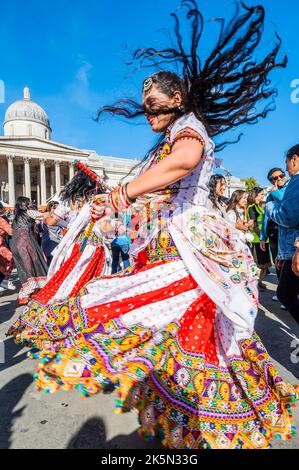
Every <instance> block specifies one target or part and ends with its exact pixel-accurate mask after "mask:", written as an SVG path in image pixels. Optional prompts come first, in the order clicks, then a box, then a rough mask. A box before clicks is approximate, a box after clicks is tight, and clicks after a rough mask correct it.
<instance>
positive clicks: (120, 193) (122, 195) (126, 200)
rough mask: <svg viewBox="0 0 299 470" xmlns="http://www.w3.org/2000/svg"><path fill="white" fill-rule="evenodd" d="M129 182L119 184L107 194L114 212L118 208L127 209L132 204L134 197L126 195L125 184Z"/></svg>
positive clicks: (118, 209) (117, 210)
mask: <svg viewBox="0 0 299 470" xmlns="http://www.w3.org/2000/svg"><path fill="white" fill-rule="evenodd" d="M128 184H129V183H126V184H123V185H121V187H120V188H118V189H116V190H115V191H112V192H111V193H110V196H109V202H110V204H111V206H112V207H113V209H114V210H115V212H119V211H120V210H123V209H128V207H130V205H131V204H133V203H134V202H135V201H136V199H132V198H130V197H129V196H128V193H127V185H128Z"/></svg>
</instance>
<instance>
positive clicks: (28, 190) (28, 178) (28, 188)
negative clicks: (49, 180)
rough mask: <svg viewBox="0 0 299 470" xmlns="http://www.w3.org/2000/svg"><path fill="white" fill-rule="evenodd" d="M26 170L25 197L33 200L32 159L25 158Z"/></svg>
mask: <svg viewBox="0 0 299 470" xmlns="http://www.w3.org/2000/svg"><path fill="white" fill-rule="evenodd" d="M24 170H25V196H26V197H29V198H30V199H31V176H30V158H28V157H25V158H24Z"/></svg>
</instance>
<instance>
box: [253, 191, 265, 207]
mask: <svg viewBox="0 0 299 470" xmlns="http://www.w3.org/2000/svg"><path fill="white" fill-rule="evenodd" d="M264 199H265V191H262V192H260V193H259V194H258V195H257V197H256V199H255V202H256V204H261V203H262V202H263V200H264Z"/></svg>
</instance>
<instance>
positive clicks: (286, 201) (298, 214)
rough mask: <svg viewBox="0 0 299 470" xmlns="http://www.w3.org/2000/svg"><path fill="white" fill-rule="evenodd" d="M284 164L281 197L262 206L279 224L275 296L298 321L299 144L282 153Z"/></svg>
mask: <svg viewBox="0 0 299 470" xmlns="http://www.w3.org/2000/svg"><path fill="white" fill-rule="evenodd" d="M286 168H287V172H288V173H289V175H290V177H291V180H290V182H289V184H288V185H287V188H286V190H285V193H284V196H283V199H282V200H281V201H277V200H276V201H270V202H268V203H267V205H266V210H267V212H268V215H269V217H270V219H272V220H274V222H276V223H277V224H278V227H279V246H278V261H277V264H278V265H279V267H280V269H281V272H280V278H279V285H278V289H277V296H278V299H279V300H280V302H282V303H283V305H285V307H286V309H287V310H288V311H289V312H290V314H291V315H292V316H293V317H294V318H295V320H296V321H297V322H298V323H299V277H298V276H297V262H296V261H297V251H296V250H297V249H298V247H299V243H298V239H299V204H298V201H299V144H298V145H295V146H294V147H292V148H291V149H290V150H289V151H288V153H287V157H286Z"/></svg>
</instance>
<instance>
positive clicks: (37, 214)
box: [27, 209, 44, 220]
mask: <svg viewBox="0 0 299 470" xmlns="http://www.w3.org/2000/svg"><path fill="white" fill-rule="evenodd" d="M27 214H28V215H29V217H31V219H34V220H35V219H43V217H44V214H43V213H42V212H39V211H36V210H34V209H29V210H28V211H27Z"/></svg>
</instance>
